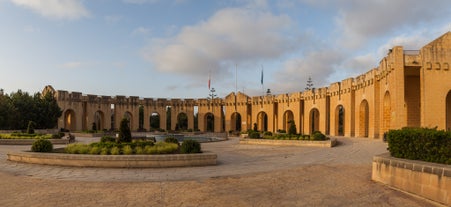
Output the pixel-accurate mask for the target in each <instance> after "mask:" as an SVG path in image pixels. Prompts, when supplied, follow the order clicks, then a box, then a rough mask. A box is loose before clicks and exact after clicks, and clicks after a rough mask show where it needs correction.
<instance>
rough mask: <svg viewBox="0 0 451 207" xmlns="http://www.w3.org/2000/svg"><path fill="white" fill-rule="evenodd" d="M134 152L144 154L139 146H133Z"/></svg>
mask: <svg viewBox="0 0 451 207" xmlns="http://www.w3.org/2000/svg"><path fill="white" fill-rule="evenodd" d="M135 154H137V155H142V154H144V149H143V148H142V147H141V146H137V147H135Z"/></svg>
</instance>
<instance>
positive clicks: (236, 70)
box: [235, 64, 238, 112]
mask: <svg viewBox="0 0 451 207" xmlns="http://www.w3.org/2000/svg"><path fill="white" fill-rule="evenodd" d="M237 67H238V66H237V64H235V112H236V96H237V95H238V69H237Z"/></svg>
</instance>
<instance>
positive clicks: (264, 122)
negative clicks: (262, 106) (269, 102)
mask: <svg viewBox="0 0 451 207" xmlns="http://www.w3.org/2000/svg"><path fill="white" fill-rule="evenodd" d="M257 129H258V130H259V131H264V132H265V131H268V115H267V114H266V113H265V112H263V111H262V112H260V113H258V115H257Z"/></svg>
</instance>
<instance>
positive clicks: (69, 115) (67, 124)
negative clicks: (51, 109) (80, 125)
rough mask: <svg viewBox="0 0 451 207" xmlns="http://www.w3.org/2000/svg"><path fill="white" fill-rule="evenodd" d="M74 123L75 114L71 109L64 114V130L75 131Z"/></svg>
mask: <svg viewBox="0 0 451 207" xmlns="http://www.w3.org/2000/svg"><path fill="white" fill-rule="evenodd" d="M76 123H77V122H76V119H75V112H74V111H73V110H72V109H68V110H66V112H64V129H67V130H70V131H74V130H76V129H77V124H76Z"/></svg>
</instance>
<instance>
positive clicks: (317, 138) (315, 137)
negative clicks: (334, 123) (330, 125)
mask: <svg viewBox="0 0 451 207" xmlns="http://www.w3.org/2000/svg"><path fill="white" fill-rule="evenodd" d="M310 140H315V141H320V140H326V135H324V134H323V133H321V132H320V131H315V132H313V134H312V135H311V136H310Z"/></svg>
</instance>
